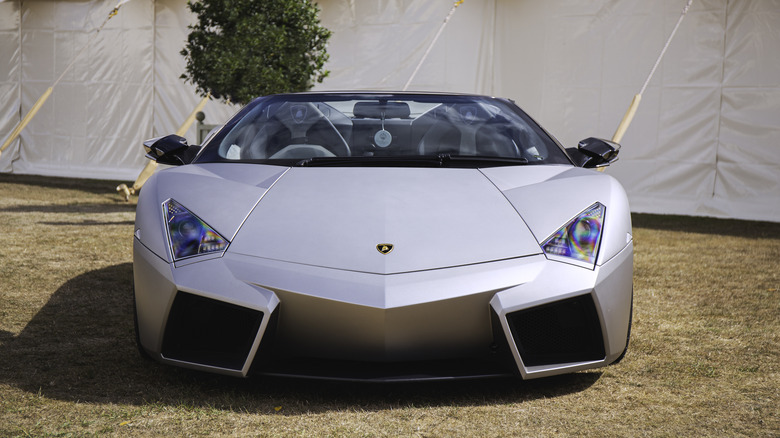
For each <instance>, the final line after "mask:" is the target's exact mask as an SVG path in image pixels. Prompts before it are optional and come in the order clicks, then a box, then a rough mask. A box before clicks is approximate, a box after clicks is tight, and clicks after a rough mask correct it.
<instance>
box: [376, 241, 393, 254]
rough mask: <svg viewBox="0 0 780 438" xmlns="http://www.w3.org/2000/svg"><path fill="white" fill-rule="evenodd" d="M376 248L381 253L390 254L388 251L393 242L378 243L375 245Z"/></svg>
mask: <svg viewBox="0 0 780 438" xmlns="http://www.w3.org/2000/svg"><path fill="white" fill-rule="evenodd" d="M376 250H377V251H379V252H381V253H382V254H390V251H392V250H393V244H392V243H380V244H379V245H377V246H376Z"/></svg>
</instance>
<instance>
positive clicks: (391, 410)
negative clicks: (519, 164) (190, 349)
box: [0, 175, 780, 436]
mask: <svg viewBox="0 0 780 438" xmlns="http://www.w3.org/2000/svg"><path fill="white" fill-rule="evenodd" d="M115 185H116V184H115V183H112V182H102V181H81V180H69V179H58V178H43V177H31V176H19V175H0V436H87V435H101V436H102V435H121V436H190V435H192V436H199V435H203V436H511V435H524V436H525V435H528V436H547V435H589V436H624V435H628V436H637V435H652V436H659V435H660V436H678V435H686V436H691V435H710V436H721V435H728V436H733V435H743V436H778V435H780V408H778V406H779V405H780V394H778V392H779V391H780V377H779V376H778V371H780V339H778V338H779V337H780V291H779V289H780V281H778V270H779V266H780V262H778V260H780V224H772V223H757V222H745V221H730V220H715V219H702V218H683V217H664V216H650V215H637V216H635V218H634V228H635V235H634V237H635V243H636V258H635V266H636V273H635V313H634V318H635V319H634V331H633V337H632V340H631V347H630V349H629V353H628V355H627V356H626V358H625V360H624V361H623V362H622V363H621V364H619V365H616V366H613V367H608V368H605V369H602V370H598V371H592V372H583V373H577V374H573V375H569V376H561V377H555V378H549V379H542V380H535V381H528V382H519V381H514V380H489V381H475V382H449V383H436V384H432V383H426V384H400V385H395V384H394V385H368V384H343V383H323V382H308V381H296V380H284V379H268V378H266V379H252V380H237V379H230V378H224V377H219V376H211V375H204V374H199V373H194V372H190V371H186V370H180V369H175V368H170V367H165V366H161V365H157V364H154V363H150V362H146V361H143V360H142V359H141V358H140V357H139V355H138V353H137V351H136V349H135V345H134V341H133V327H132V300H131V286H130V281H131V276H132V266H131V264H130V261H131V238H132V222H133V219H134V205H132V204H126V203H124V202H123V201H121V200H120V198H119V196H118V195H116V194H114V193H113V189H114V186H115Z"/></svg>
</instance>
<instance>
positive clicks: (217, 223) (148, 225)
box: [135, 163, 288, 261]
mask: <svg viewBox="0 0 780 438" xmlns="http://www.w3.org/2000/svg"><path fill="white" fill-rule="evenodd" d="M287 169H288V168H287V167H279V166H258V165H255V164H233V163H231V164H219V163H213V164H202V165H189V166H180V167H173V168H168V169H165V170H161V171H160V172H157V173H155V174H154V175H152V177H151V178H149V180H148V181H147V182H146V184H145V185H144V188H143V190H142V196H140V197H139V198H138V207H137V208H136V221H135V228H136V230H140V231H139V232H138V233H137V234H138V235H139V236H140V239H141V242H142V243H143V244H144V245H145V246H146V247H147V248H149V249H150V250H151V251H152V252H154V253H155V254H157V255H158V256H159V257H160V258H163V259H166V260H169V259H170V255H169V254H168V252H169V251H168V244H167V238H166V237H165V236H166V231H165V220H164V219H163V217H162V203H163V202H165V201H166V200H168V199H170V198H174V199H175V200H176V201H177V202H179V203H180V204H181V205H183V206H184V207H186V208H187V209H188V210H190V211H191V212H193V213H194V214H195V215H197V216H198V217H200V218H201V219H203V220H204V221H205V222H206V223H207V224H209V225H210V226H212V227H214V229H216V230H217V232H219V233H220V234H221V235H223V236H224V237H226V238H227V239H228V240H231V239H232V238H233V237H234V235H235V233H236V231H238V228H239V227H240V226H241V224H242V223H243V221H244V219H246V217H247V216H248V215H249V213H250V212H251V211H252V208H253V207H254V206H255V204H257V201H258V200H259V199H261V198H262V196H263V195H264V194H265V192H266V191H267V190H268V188H269V187H271V186H272V185H273V183H274V182H275V181H276V180H277V179H278V178H279V177H280V176H281V175H283V174H284V172H285V171H286V170H287ZM169 261H170V260H169Z"/></svg>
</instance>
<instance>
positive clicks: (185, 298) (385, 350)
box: [133, 239, 633, 380]
mask: <svg viewBox="0 0 780 438" xmlns="http://www.w3.org/2000/svg"><path fill="white" fill-rule="evenodd" d="M133 258H134V277H135V299H136V305H137V309H138V322H139V339H140V342H141V344H142V346H143V348H144V349H145V350H146V351H147V352H148V353H149V354H150V355H151V356H152V357H154V358H156V359H157V360H159V361H161V362H164V363H169V364H173V365H178V366H184V367H188V368H194V369H199V370H205V371H211V372H217V373H221V374H228V375H234V376H246V375H247V374H249V372H250V369H253V370H254V371H257V372H260V373H265V374H274V375H295V376H306V377H318V378H334V379H350V380H352V379H357V380H420V379H439V378H452V377H483V376H490V375H505V374H512V373H515V374H519V375H521V376H522V377H523V378H536V377H543V376H549V375H554V374H562V373H568V372H573V371H578V370H583V369H589V368H597V367H600V366H604V365H607V364H609V363H611V362H613V361H614V360H616V359H617V358H618V357H619V356H620V354H621V353H622V352H623V351H624V349H625V347H626V342H627V331H628V326H629V319H630V311H631V299H632V275H633V245H632V243H629V244H628V245H627V246H626V247H625V248H624V249H623V250H622V251H621V252H619V253H618V254H617V255H616V256H615V257H613V258H612V259H610V260H609V261H607V262H606V263H604V264H603V265H602V266H597V267H596V269H595V270H589V269H584V268H581V267H577V266H573V265H569V264H565V263H560V262H554V261H549V260H547V259H546V258H545V257H544V256H543V255H535V256H529V257H521V258H515V259H509V260H502V261H496V262H491V263H482V264H475V265H467V266H460V267H454V268H447V269H435V270H427V271H417V272H407V273H400V274H390V275H380V274H368V273H362V272H354V271H343V270H336V269H329V268H322V267H317V266H309V265H300V264H294V263H287V262H279V261H275V260H269V259H263V258H258V257H251V256H245V255H240V254H233V253H230V252H228V253H226V254H225V255H224V256H223V257H220V258H209V259H204V260H203V261H198V262H195V263H189V264H185V265H181V266H177V267H174V266H173V265H171V264H169V263H167V262H166V261H165V260H162V259H160V258H159V257H158V256H156V255H155V254H154V253H152V252H151V251H149V250H148V249H147V248H146V247H145V246H144V245H143V244H141V243H140V241H138V240H137V239H136V240H135V242H134V252H133Z"/></svg>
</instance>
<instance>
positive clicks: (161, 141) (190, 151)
mask: <svg viewBox="0 0 780 438" xmlns="http://www.w3.org/2000/svg"><path fill="white" fill-rule="evenodd" d="M144 149H145V150H146V158H148V159H150V160H154V161H156V162H158V163H160V164H168V165H171V166H181V165H182V164H188V163H189V162H191V161H192V159H193V158H195V155H197V154H198V151H200V146H190V145H188V144H187V139H186V138H184V137H179V136H178V135H174V134H171V135H166V136H165V137H156V138H152V139H149V140H146V141H145V142H144Z"/></svg>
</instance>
